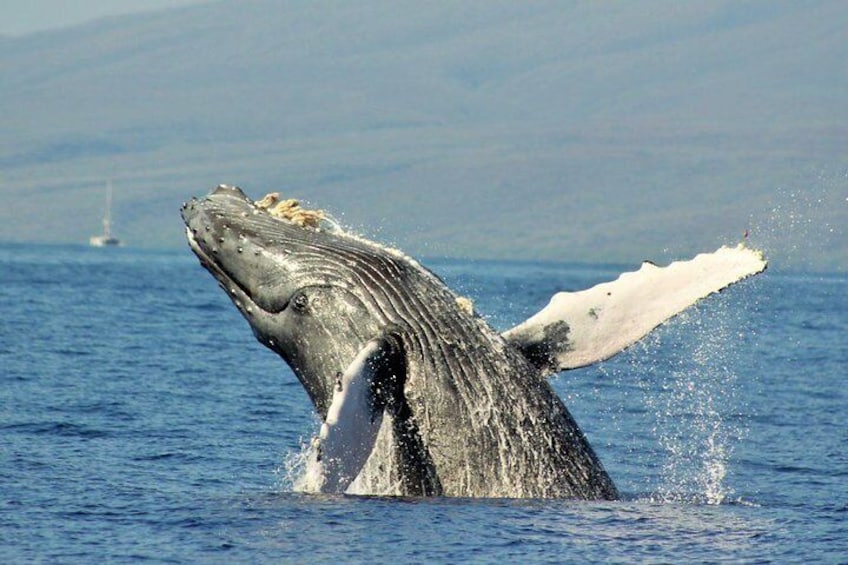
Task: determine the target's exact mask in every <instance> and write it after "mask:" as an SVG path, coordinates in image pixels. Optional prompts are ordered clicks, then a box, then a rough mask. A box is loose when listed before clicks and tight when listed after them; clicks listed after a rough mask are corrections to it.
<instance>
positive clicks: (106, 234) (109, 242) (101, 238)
mask: <svg viewBox="0 0 848 565" xmlns="http://www.w3.org/2000/svg"><path fill="white" fill-rule="evenodd" d="M88 243H89V245H91V246H92V247H113V246H117V245H123V244H122V243H121V240H120V239H118V238H117V237H115V236H113V235H112V183H111V182H108V183H107V184H106V213H105V214H104V216H103V235H93V236H91V238H89V240H88Z"/></svg>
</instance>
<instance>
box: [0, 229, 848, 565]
mask: <svg viewBox="0 0 848 565" xmlns="http://www.w3.org/2000/svg"><path fill="white" fill-rule="evenodd" d="M426 263H427V264H428V266H429V267H430V268H431V269H433V270H434V271H435V272H437V273H438V274H439V275H440V276H442V277H443V278H444V279H445V281H446V282H447V283H448V284H449V285H450V286H451V287H452V288H454V289H455V290H457V291H458V292H459V293H460V294H463V295H465V296H470V297H472V298H473V300H474V302H475V306H476V309H477V311H478V312H479V313H481V314H482V315H484V316H485V317H487V318H488V320H489V321H490V323H491V324H492V325H493V326H495V327H497V328H499V329H506V328H508V327H510V326H511V325H512V324H515V323H517V322H519V321H521V320H523V319H524V318H526V317H527V316H529V315H530V314H532V313H534V312H535V311H536V310H538V309H540V308H541V307H542V306H544V305H545V304H546V303H547V300H548V298H549V297H550V295H551V294H553V293H554V292H556V291H559V290H577V289H581V288H585V287H588V286H590V285H592V284H595V283H598V282H602V281H605V280H610V279H612V278H615V277H616V276H617V275H618V274H619V273H620V272H621V271H622V270H624V269H632V268H634V267H635V265H631V266H607V265H570V264H551V263H530V262H527V263H520V262H515V263H510V262H483V261H480V262H474V261H470V262H469V261H464V262H457V261H433V262H426ZM0 303H1V304H2V318H0V319H2V325H0V375H2V387H0V434H2V441H0V562H2V563H29V562H44V563H93V562H110V563H116V562H118V563H119V562H131V561H151V562H157V563H158V562H163V563H168V562H171V563H185V562H204V563H205V562H210V563H216V562H217V563H232V562H250V563H253V562H298V563H306V562H308V563H322V562H324V563H331V562H332V563H336V562H340V563H363V562H369V563H374V562H376V563H381V562H395V563H423V562H431V561H436V562H507V561H515V562H551V563H582V562H597V561H607V562H638V563H644V562H657V563H663V562H664V563H670V562H681V563H682V562H727V561H730V562H756V563H789V562H800V561H804V562H810V563H819V562H821V563H845V562H848V392H846V391H848V386H846V385H848V379H847V378H846V375H847V374H848V277H846V276H845V275H842V274H840V275H837V274H833V275H828V274H805V273H786V272H780V271H779V270H776V269H772V270H770V271H768V272H766V273H765V274H764V275H762V276H759V277H757V278H755V279H752V280H749V281H745V282H744V283H742V284H740V285H737V286H735V287H733V288H730V289H728V290H726V291H725V292H722V293H721V294H720V295H717V296H713V297H710V298H709V299H707V300H705V301H703V302H702V303H700V304H699V306H698V307H697V308H695V309H693V310H690V311H688V312H686V313H684V314H683V315H681V316H680V317H678V318H676V319H675V320H673V321H672V322H670V323H668V324H666V325H665V326H663V327H661V328H660V329H659V330H658V331H656V332H655V333H653V334H651V336H649V337H648V338H647V339H646V340H644V341H643V342H641V343H639V344H637V345H636V346H634V347H632V348H631V349H629V350H628V351H626V352H625V353H623V354H621V355H619V356H617V357H615V358H613V359H611V360H609V361H607V362H605V363H602V364H600V365H596V366H593V367H588V368H585V369H581V370H576V371H570V372H567V373H563V374H561V375H559V376H556V377H554V379H553V384H554V386H555V387H556V389H557V391H558V392H559V394H560V395H561V397H562V398H563V399H564V401H565V402H566V404H567V405H568V407H569V409H570V410H571V412H572V413H573V414H574V416H575V418H576V419H577V421H578V422H579V423H580V425H581V427H582V428H583V430H584V431H585V432H586V434H587V436H588V437H589V440H590V441H591V443H592V445H593V446H594V447H595V449H596V451H597V452H598V455H599V457H600V458H601V460H602V461H603V463H604V465H605V467H606V469H607V470H608V472H609V473H610V475H611V476H612V477H613V479H614V480H615V482H616V484H617V485H618V487H619V490H620V491H621V492H622V494H623V499H622V500H620V501H616V502H579V501H571V500H468V499H448V498H435V499H395V498H384V497H355V496H318V495H305V494H300V493H296V492H294V491H293V489H292V481H293V479H294V478H295V476H296V474H297V473H298V467H297V466H296V465H295V464H294V462H295V461H296V460H297V459H298V457H299V456H300V455H301V454H302V453H303V450H304V445H305V444H306V443H307V442H308V441H309V439H310V438H311V436H312V435H313V434H314V433H315V432H316V430H317V427H318V422H317V419H316V417H315V415H314V414H313V412H312V410H311V406H310V404H309V401H308V400H307V397H306V394H305V392H304V391H303V389H302V388H301V386H300V385H299V383H298V382H297V380H296V379H295V377H294V376H293V375H292V373H291V372H290V371H289V369H288V368H287V367H286V366H285V364H284V363H283V362H282V361H281V360H280V359H279V358H278V357H276V356H275V355H274V354H273V353H271V352H270V351H268V350H266V349H264V348H263V347H262V346H261V345H260V344H259V343H258V342H257V341H256V340H255V339H254V337H253V336H252V334H251V332H250V329H249V327H248V325H247V323H246V322H245V321H244V320H243V319H242V318H241V317H240V315H239V314H238V312H237V311H236V309H235V308H234V307H233V306H232V305H231V304H230V302H229V300H228V299H227V297H226V295H225V294H224V293H223V292H221V291H220V289H218V287H217V285H216V283H215V282H214V280H213V279H212V278H211V277H210V276H209V275H208V274H207V273H206V272H205V271H203V270H202V269H201V268H200V266H199V265H198V262H197V260H196V259H195V258H194V257H193V256H192V255H191V254H190V252H189V251H188V250H186V251H170V252H154V251H140V250H133V249H89V248H83V247H56V246H25V245H5V246H0Z"/></svg>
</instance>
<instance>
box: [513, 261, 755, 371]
mask: <svg viewBox="0 0 848 565" xmlns="http://www.w3.org/2000/svg"><path fill="white" fill-rule="evenodd" d="M766 265H767V263H766V261H765V259H764V258H763V255H762V253H760V252H759V251H755V250H752V249H748V248H746V247H744V246H742V245H740V246H738V247H722V248H720V249H718V250H717V251H715V252H713V253H703V254H701V255H698V256H696V257H695V258H694V259H691V260H689V261H677V262H674V263H671V264H670V265H668V266H667V267H657V266H656V265H654V264H652V263H647V262H646V263H643V264H642V267H641V268H640V269H639V270H638V271H634V272H630V273H624V274H622V275H621V276H619V277H618V279H616V280H614V281H611V282H607V283H602V284H599V285H596V286H594V287H592V288H590V289H587V290H582V291H579V292H560V293H558V294H556V295H554V297H553V298H552V299H551V301H550V303H549V304H548V305H547V306H546V307H545V308H544V309H542V310H541V311H540V312H538V313H537V314H535V315H534V316H532V317H531V318H529V319H528V320H526V321H525V322H523V323H522V324H519V325H518V326H516V327H514V328H512V329H511V330H508V331H507V332H504V334H503V337H504V338H505V339H506V340H507V341H509V342H511V343H513V344H514V345H516V346H517V347H518V348H519V349H521V350H522V351H523V352H524V353H525V355H526V356H527V357H528V358H529V359H530V360H531V361H532V362H533V363H534V364H535V365H537V366H538V367H540V369H542V370H543V371H547V372H549V373H553V372H557V371H562V370H565V369H574V368H577V367H583V366H586V365H590V364H592V363H597V362H599V361H603V360H605V359H608V358H610V357H612V356H613V355H615V354H616V353H618V352H620V351H622V350H623V349H625V348H627V347H628V346H630V345H632V344H634V343H635V342H637V341H639V340H640V339H641V338H643V337H644V336H646V335H647V334H648V333H650V331H651V330H653V329H654V328H656V327H657V326H659V325H660V324H662V323H663V322H664V321H666V320H668V319H669V318H671V317H672V316H674V315H675V314H678V313H680V312H682V311H683V310H685V309H686V308H688V307H689V306H691V305H692V304H694V303H695V302H697V301H698V300H700V299H702V298H704V297H706V296H708V295H710V294H712V293H714V292H718V291H720V290H722V289H724V288H726V287H728V286H729V285H731V284H733V283H735V282H737V281H740V280H742V279H744V278H746V277H749V276H751V275H754V274H757V273H760V272H762V271H763V270H765V268H766Z"/></svg>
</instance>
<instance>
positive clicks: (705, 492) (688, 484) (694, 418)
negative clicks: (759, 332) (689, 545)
mask: <svg viewBox="0 0 848 565" xmlns="http://www.w3.org/2000/svg"><path fill="white" fill-rule="evenodd" d="M744 290H745V289H742V292H739V291H738V290H737V291H733V294H735V295H737V296H739V295H744V294H746V293H745V292H744ZM729 298H730V297H727V296H722V297H720V298H717V299H716V297H713V298H712V299H708V300H707V301H706V304H703V303H702V305H701V306H699V307H697V308H694V309H692V310H689V311H687V312H686V313H684V314H682V315H681V316H679V317H678V318H677V319H676V320H675V321H674V322H672V323H671V324H670V326H669V327H667V328H665V329H664V330H661V331H659V332H657V333H655V334H653V335H651V336H649V337H648V338H647V339H646V340H644V342H643V343H642V344H641V345H640V346H639V347H638V349H640V350H641V351H636V352H634V353H636V354H635V355H630V358H629V364H630V365H631V367H630V370H631V374H632V372H635V373H636V374H637V375H639V379H640V380H639V386H640V388H641V390H642V396H643V401H644V403H645V406H646V407H647V409H648V414H649V417H650V418H651V420H652V422H651V434H652V435H653V436H654V437H655V438H656V441H657V443H658V444H659V446H660V448H661V455H662V462H661V463H660V464H659V471H658V476H657V477H655V478H654V480H655V481H656V482H657V484H655V485H653V486H652V488H650V489H649V491H650V492H651V493H653V494H652V495H651V496H650V497H649V498H650V500H651V501H652V502H661V503H679V502H685V503H700V504H721V503H723V502H725V501H726V500H728V498H729V497H730V496H732V495H733V493H734V490H733V488H732V487H731V486H730V485H729V484H728V482H727V478H728V474H729V470H730V459H731V456H732V455H733V448H734V445H736V444H737V443H738V442H739V441H740V440H741V439H742V438H743V437H744V435H745V433H746V429H745V425H744V421H743V420H742V419H740V418H736V417H734V414H736V413H738V411H739V409H740V404H742V402H741V401H740V399H739V395H738V391H739V384H738V383H739V376H738V374H737V370H736V367H735V362H736V360H737V359H738V356H739V351H740V347H742V345H743V343H744V341H745V339H746V333H745V331H744V329H741V330H740V328H742V327H743V326H744V322H743V320H744V319H745V317H746V311H747V306H746V303H745V300H744V299H743V300H729ZM734 298H735V296H734ZM742 298H744V296H743V297H742ZM659 351H662V352H663V355H662V356H659V355H658V352H659Z"/></svg>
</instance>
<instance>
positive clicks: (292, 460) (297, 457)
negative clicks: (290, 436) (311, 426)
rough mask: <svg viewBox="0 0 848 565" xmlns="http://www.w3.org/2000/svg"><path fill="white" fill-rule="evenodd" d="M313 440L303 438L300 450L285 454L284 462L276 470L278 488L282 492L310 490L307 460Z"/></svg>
mask: <svg viewBox="0 0 848 565" xmlns="http://www.w3.org/2000/svg"><path fill="white" fill-rule="evenodd" d="M310 451H311V442H308V441H304V440H303V439H302V438H301V442H300V450H292V451H289V452H287V453H286V454H285V455H284V456H283V462H282V464H281V465H280V466H279V467H277V468H276V469H275V470H274V474H275V475H276V476H277V481H276V482H277V484H276V489H277V490H279V491H281V492H287V491H291V492H309V491H310V489H309V488H308V486H307V482H308V473H307V462H308V460H309V453H310Z"/></svg>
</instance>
